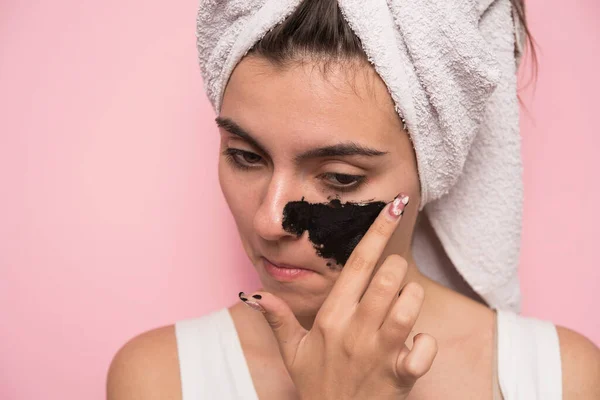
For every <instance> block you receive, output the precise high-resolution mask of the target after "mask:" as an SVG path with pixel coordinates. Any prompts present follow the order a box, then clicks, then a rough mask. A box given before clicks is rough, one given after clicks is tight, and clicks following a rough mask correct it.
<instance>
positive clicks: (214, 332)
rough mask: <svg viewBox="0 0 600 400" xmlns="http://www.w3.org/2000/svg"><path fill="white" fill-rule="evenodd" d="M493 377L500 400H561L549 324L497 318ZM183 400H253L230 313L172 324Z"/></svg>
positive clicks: (500, 313)
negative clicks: (496, 379) (494, 375)
mask: <svg viewBox="0 0 600 400" xmlns="http://www.w3.org/2000/svg"><path fill="white" fill-rule="evenodd" d="M497 315H498V318H497V361H498V365H497V371H498V381H499V386H500V390H501V392H502V396H503V398H504V400H542V399H543V400H561V399H562V370H561V362H560V348H559V342H558V335H557V332H556V327H555V326H554V324H552V323H551V322H548V321H543V320H538V319H535V318H527V317H522V316H520V315H517V314H515V313H513V312H508V311H498V312H497ZM175 335H176V338H177V351H178V356H179V369H180V376H181V389H182V394H183V400H205V399H206V400H208V399H211V400H213V399H219V400H242V399H243V400H258V395H257V394H256V390H255V389H254V385H253V383H252V378H251V376H250V371H249V369H248V365H247V363H246V359H245V357H244V353H243V351H242V346H241V343H240V340H239V337H238V334H237V331H236V329H235V325H234V323H233V319H232V318H231V314H229V310H228V309H227V308H223V309H220V310H217V311H214V312H212V313H210V314H207V315H204V316H202V317H199V318H193V319H187V320H181V321H178V322H176V323H175Z"/></svg>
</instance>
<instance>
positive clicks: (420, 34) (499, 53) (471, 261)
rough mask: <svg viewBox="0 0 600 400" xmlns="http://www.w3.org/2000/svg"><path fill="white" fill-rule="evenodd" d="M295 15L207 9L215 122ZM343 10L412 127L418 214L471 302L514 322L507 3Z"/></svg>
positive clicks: (515, 123) (203, 11)
mask: <svg viewBox="0 0 600 400" xmlns="http://www.w3.org/2000/svg"><path fill="white" fill-rule="evenodd" d="M299 3H300V0H201V1H200V7H199V10H198V15H197V27H196V37H197V47H198V54H199V61H200V67H201V71H202V76H203V79H204V86H205V90H206V92H207V95H208V97H209V99H210V100H211V102H212V104H213V107H214V108H215V111H216V112H217V113H218V112H219V110H220V105H221V99H222V96H223V92H224V89H225V85H226V84H227V81H228V79H229V76H230V75H231V73H232V71H233V69H234V68H235V66H236V65H237V63H238V62H239V61H240V60H241V58H242V57H243V56H244V55H245V54H246V53H247V51H248V50H249V49H250V48H251V47H252V46H253V45H254V44H255V43H256V42H257V41H258V40H260V39H261V38H262V37H263V36H264V35H265V33H266V32H268V31H269V30H270V29H271V28H273V27H274V26H276V25H277V24H278V23H280V22H282V21H283V20H284V19H285V18H286V17H287V16H288V15H289V14H290V13H291V12H293V11H294V10H295V8H296V7H297V6H298V4H299ZM338 4H339V6H340V9H341V10H342V13H343V15H344V17H345V19H346V20H347V21H348V23H349V25H350V26H351V28H352V30H353V31H354V32H355V33H356V35H357V36H358V37H359V38H360V40H361V42H362V45H363V48H364V51H365V53H366V54H367V56H368V58H369V61H370V62H371V63H372V64H373V66H374V67H375V69H376V71H377V72H378V73H379V75H380V76H381V78H382V79H383V81H384V82H385V84H386V85H387V87H388V90H389V92H390V94H391V96H392V98H393V100H394V102H395V105H396V110H397V112H398V114H399V115H400V116H401V117H403V118H404V119H405V121H406V126H407V130H408V132H409V135H410V137H411V139H412V143H413V146H414V149H415V154H416V158H417V166H418V170H419V179H420V182H421V188H422V193H421V196H422V201H421V204H420V206H419V209H420V210H423V211H424V212H425V214H426V215H427V217H428V219H429V221H430V223H431V226H432V227H433V229H434V231H435V234H436V235H437V238H438V239H439V241H440V242H441V244H442V246H443V248H444V251H445V253H446V254H447V256H448V257H449V258H450V260H451V261H452V264H453V265H454V267H455V268H456V269H457V270H458V272H460V274H461V275H462V277H464V279H465V280H466V281H467V282H468V284H469V285H470V286H471V287H472V288H473V290H474V291H475V292H477V293H478V294H479V295H480V296H481V297H482V298H483V299H484V300H485V301H486V302H487V303H488V305H490V307H492V308H501V309H508V310H511V311H516V312H519V311H520V285H519V279H518V275H517V265H518V259H519V250H520V240H521V212H522V200H523V194H522V176H521V169H522V165H521V153H520V136H519V114H518V101H517V94H516V66H517V62H518V60H519V56H520V52H521V50H522V31H521V30H520V29H516V30H515V26H516V20H515V19H513V18H512V17H513V14H514V11H513V10H512V7H511V3H510V0H445V1H431V0H387V1H386V0H338ZM515 35H517V37H518V38H519V39H520V40H521V41H520V42H518V43H516V44H515ZM519 35H521V36H519ZM515 49H516V52H517V58H515ZM430 239H431V240H430V242H431V241H433V240H434V238H430ZM427 246H429V244H428V243H427V241H426V242H423V241H421V240H419V241H415V242H414V244H413V250H414V253H415V258H416V255H417V254H421V255H423V254H425V255H427V253H428V252H429V251H430V249H431V247H427ZM415 247H416V248H415ZM419 247H421V248H419ZM436 259H437V258H436V257H430V258H428V259H427V261H429V263H427V265H424V264H423V261H424V259H423V257H421V260H419V259H417V264H418V265H419V267H420V268H422V269H424V270H425V272H426V271H427V270H429V271H435V270H436V269H437V270H439V269H441V268H443V265H442V264H441V263H439V262H438V263H437V264H436V263H435V261H434V260H436ZM431 262H434V264H431Z"/></svg>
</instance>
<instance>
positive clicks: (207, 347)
mask: <svg viewBox="0 0 600 400" xmlns="http://www.w3.org/2000/svg"><path fill="white" fill-rule="evenodd" d="M175 336H176V340H177V353H178V356H179V371H180V378H181V392H182V399H183V400H204V399H219V400H234V399H236V400H237V399H249V400H258V396H257V394H256V391H255V389H254V384H253V383H252V377H251V376H250V370H249V369H248V365H247V363H246V359H245V357H244V352H243V350H242V346H241V343H240V340H239V337H238V334H237V331H236V329H235V325H234V323H233V319H232V318H231V314H230V313H229V310H228V309H227V308H223V309H220V310H217V311H214V312H212V313H210V314H207V315H204V316H202V317H199V318H193V319H186V320H180V321H177V322H176V323H175Z"/></svg>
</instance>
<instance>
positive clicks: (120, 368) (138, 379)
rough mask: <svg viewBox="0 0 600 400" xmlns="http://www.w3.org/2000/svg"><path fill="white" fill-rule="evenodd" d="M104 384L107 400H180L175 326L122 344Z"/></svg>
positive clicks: (140, 335)
mask: <svg viewBox="0 0 600 400" xmlns="http://www.w3.org/2000/svg"><path fill="white" fill-rule="evenodd" d="M106 385H107V387H106V389H107V399H108V400H121V399H127V400H136V399H148V400H152V399H181V382H180V377H179V361H178V356H177V342H176V336H175V326H174V325H168V326H164V327H160V328H157V329H153V330H150V331H147V332H144V333H142V334H139V335H137V336H135V337H134V338H132V339H130V340H129V341H128V342H127V343H125V344H124V345H123V346H122V347H121V348H120V349H119V350H118V352H117V353H116V354H115V356H114V357H113V360H112V362H111V364H110V367H109V370H108V377H107V383H106Z"/></svg>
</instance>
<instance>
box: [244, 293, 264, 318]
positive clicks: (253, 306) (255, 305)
mask: <svg viewBox="0 0 600 400" xmlns="http://www.w3.org/2000/svg"><path fill="white" fill-rule="evenodd" d="M238 296H239V298H240V300H242V301H243V302H244V304H245V305H247V306H248V307H250V308H251V309H253V310H256V311H260V312H262V313H264V312H265V309H264V308H263V307H262V306H261V305H260V304H258V302H256V301H253V300H248V297H247V296H246V294H245V293H244V292H240V293H239V294H238ZM252 298H254V299H257V300H260V299H262V296H261V295H260V294H255V295H253V296H252Z"/></svg>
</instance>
